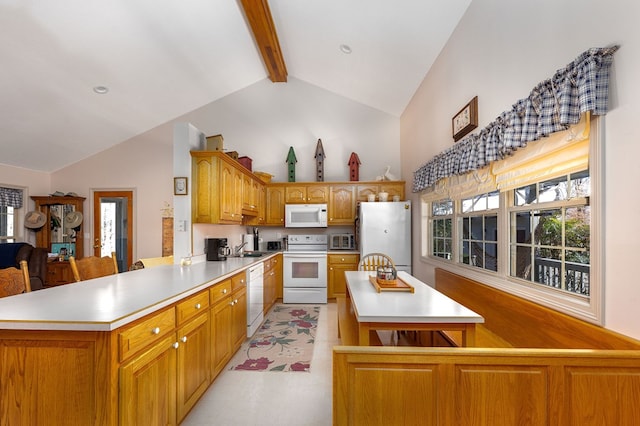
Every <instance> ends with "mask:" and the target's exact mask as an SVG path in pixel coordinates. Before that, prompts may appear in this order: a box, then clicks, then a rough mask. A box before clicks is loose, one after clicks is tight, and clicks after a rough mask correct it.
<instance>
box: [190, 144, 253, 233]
mask: <svg viewBox="0 0 640 426" xmlns="http://www.w3.org/2000/svg"><path fill="white" fill-rule="evenodd" d="M191 167H192V182H193V185H192V187H193V189H192V196H191V199H192V219H193V222H194V223H224V224H242V223H245V222H244V221H243V219H244V218H245V217H247V218H248V217H251V218H254V217H256V216H258V214H259V205H260V198H261V196H262V195H261V194H262V193H261V188H264V184H262V183H261V182H260V181H259V180H258V179H257V178H256V177H255V176H253V175H252V174H251V173H250V172H248V171H246V170H245V169H244V168H243V167H242V166H241V165H240V164H239V163H238V162H236V161H235V160H233V159H231V158H230V157H229V156H227V155H226V154H223V153H220V152H214V151H191ZM258 223H259V222H258V220H256V221H254V222H252V224H258Z"/></svg>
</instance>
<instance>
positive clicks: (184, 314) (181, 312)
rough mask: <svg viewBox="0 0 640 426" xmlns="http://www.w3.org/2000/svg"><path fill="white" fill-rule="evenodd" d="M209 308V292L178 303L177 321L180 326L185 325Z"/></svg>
mask: <svg viewBox="0 0 640 426" xmlns="http://www.w3.org/2000/svg"><path fill="white" fill-rule="evenodd" d="M208 307H209V292H208V291H203V292H201V293H198V294H196V295H194V296H191V297H189V298H188V299H186V300H184V301H182V302H180V303H178V306H177V307H176V319H177V321H178V325H181V324H184V322H185V321H187V320H188V319H190V318H192V317H194V316H196V315H198V314H199V313H201V312H205V311H206V310H207V308H208Z"/></svg>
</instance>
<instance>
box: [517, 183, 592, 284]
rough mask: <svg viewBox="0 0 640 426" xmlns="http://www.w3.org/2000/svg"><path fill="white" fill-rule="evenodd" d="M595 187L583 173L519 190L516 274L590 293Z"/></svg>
mask: <svg viewBox="0 0 640 426" xmlns="http://www.w3.org/2000/svg"><path fill="white" fill-rule="evenodd" d="M590 195H591V186H590V179H589V172H588V171H583V172H579V173H573V174H571V175H565V176H562V177H559V178H555V179H550V180H546V181H542V182H538V183H535V184H531V185H527V186H523V187H521V188H517V189H515V190H514V191H513V207H512V208H511V209H510V212H509V218H510V252H511V258H510V260H511V262H510V266H511V267H510V275H511V276H512V277H517V278H520V279H523V280H526V281H529V282H531V283H537V284H541V285H544V286H549V287H553V288H556V289H560V290H564V291H567V292H570V293H573V294H580V295H584V296H589V295H590V288H589V273H590V243H591V209H590V206H589V197H590Z"/></svg>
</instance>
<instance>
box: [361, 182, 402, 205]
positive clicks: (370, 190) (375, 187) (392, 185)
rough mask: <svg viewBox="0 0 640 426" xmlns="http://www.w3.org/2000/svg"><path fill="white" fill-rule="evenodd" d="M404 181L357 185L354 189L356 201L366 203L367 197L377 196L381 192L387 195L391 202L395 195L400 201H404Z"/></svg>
mask: <svg viewBox="0 0 640 426" xmlns="http://www.w3.org/2000/svg"><path fill="white" fill-rule="evenodd" d="M404 186H405V182H404V181H392V182H391V181H382V182H365V183H359V184H358V185H357V187H356V200H357V201H367V199H368V198H369V195H371V194H373V195H375V196H376V199H377V196H378V194H379V193H381V192H387V193H389V200H392V199H393V197H394V196H395V195H397V196H399V197H400V200H404V199H405V192H404Z"/></svg>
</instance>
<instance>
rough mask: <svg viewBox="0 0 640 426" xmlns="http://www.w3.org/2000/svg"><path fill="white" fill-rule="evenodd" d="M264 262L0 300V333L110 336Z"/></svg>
mask: <svg viewBox="0 0 640 426" xmlns="http://www.w3.org/2000/svg"><path fill="white" fill-rule="evenodd" d="M269 257H271V254H267V255H264V256H262V257H243V258H235V257H234V258H228V259H227V260H226V261H219V262H213V261H211V262H207V261H204V262H199V263H193V264H192V265H191V266H178V265H161V266H156V267H153V268H147V269H140V270H137V271H129V272H124V273H120V274H116V275H110V276H107V277H102V278H96V279H93V280H88V281H82V282H79V283H73V284H65V285H62V286H57V287H52V288H48V289H45V290H38V291H33V292H31V293H25V294H19V295H16V296H10V297H4V298H0V329H15V330H78V331H111V330H114V329H116V328H118V327H121V326H123V325H125V324H127V323H129V322H132V321H134V320H136V319H138V318H141V317H143V316H145V315H147V314H150V313H152V312H154V311H157V310H158V309H161V308H163V307H165V306H169V305H171V304H172V303H175V302H177V301H178V300H180V299H183V298H185V297H187V296H189V295H192V294H195V293H197V292H198V291H200V290H202V289H205V288H207V287H208V286H210V285H212V284H213V283H215V282H217V281H222V280H223V279H226V278H228V277H230V276H232V275H235V274H236V273H238V272H240V271H242V270H243V269H246V268H247V267H248V266H250V265H252V264H254V263H258V262H263V261H264V260H265V259H268V258H269Z"/></svg>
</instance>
